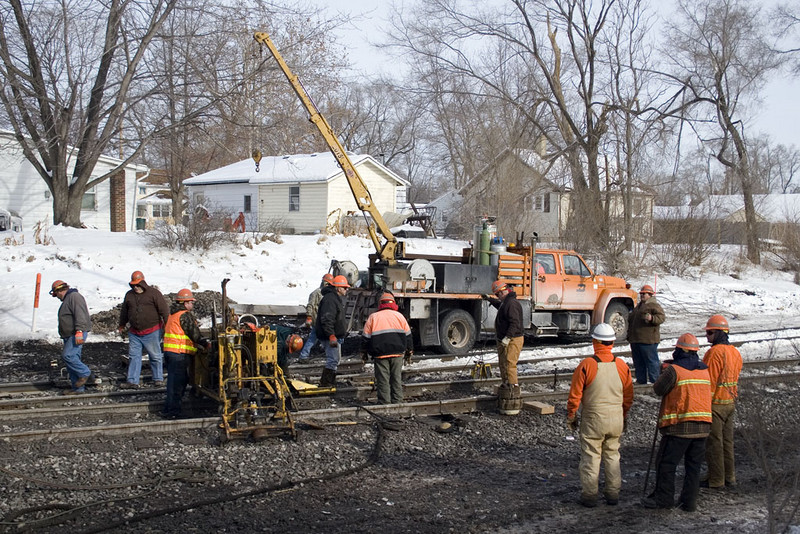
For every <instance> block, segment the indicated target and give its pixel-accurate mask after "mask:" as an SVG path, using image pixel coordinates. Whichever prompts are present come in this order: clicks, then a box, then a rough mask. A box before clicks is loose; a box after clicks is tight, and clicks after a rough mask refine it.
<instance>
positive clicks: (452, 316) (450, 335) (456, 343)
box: [439, 310, 478, 354]
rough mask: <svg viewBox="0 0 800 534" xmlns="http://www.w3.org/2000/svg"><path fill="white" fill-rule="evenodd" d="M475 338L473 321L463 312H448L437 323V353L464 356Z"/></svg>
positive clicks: (475, 331) (476, 332)
mask: <svg viewBox="0 0 800 534" xmlns="http://www.w3.org/2000/svg"><path fill="white" fill-rule="evenodd" d="M477 337H478V330H477V329H476V328H475V319H473V318H472V315H470V314H469V313H467V312H466V311H464V310H450V311H448V312H446V313H445V314H444V316H443V317H442V319H441V321H439V340H440V341H441V345H439V352H441V353H442V354H466V353H467V352H469V350H470V349H471V348H472V346H473V345H474V344H475V340H476V339H477Z"/></svg>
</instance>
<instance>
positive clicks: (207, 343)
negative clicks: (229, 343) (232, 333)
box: [200, 337, 211, 350]
mask: <svg viewBox="0 0 800 534" xmlns="http://www.w3.org/2000/svg"><path fill="white" fill-rule="evenodd" d="M200 346H201V347H203V348H205V349H206V350H211V340H210V339H208V338H206V337H203V338H200Z"/></svg>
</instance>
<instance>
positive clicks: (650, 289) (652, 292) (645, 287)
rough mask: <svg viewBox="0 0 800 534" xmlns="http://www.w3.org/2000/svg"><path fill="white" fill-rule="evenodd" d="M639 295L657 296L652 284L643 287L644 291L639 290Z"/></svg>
mask: <svg viewBox="0 0 800 534" xmlns="http://www.w3.org/2000/svg"><path fill="white" fill-rule="evenodd" d="M639 293H649V294H650V295H655V294H656V292H655V291H654V290H653V286H651V285H650V284H645V285H643V286H642V289H640V290H639Z"/></svg>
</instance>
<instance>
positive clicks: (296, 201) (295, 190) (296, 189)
mask: <svg viewBox="0 0 800 534" xmlns="http://www.w3.org/2000/svg"><path fill="white" fill-rule="evenodd" d="M289 211H300V186H299V185H295V186H292V187H290V188H289Z"/></svg>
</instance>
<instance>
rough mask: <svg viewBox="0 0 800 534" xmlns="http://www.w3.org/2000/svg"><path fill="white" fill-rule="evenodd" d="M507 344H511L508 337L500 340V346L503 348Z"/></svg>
mask: <svg viewBox="0 0 800 534" xmlns="http://www.w3.org/2000/svg"><path fill="white" fill-rule="evenodd" d="M509 343H511V338H510V337H508V336H506V337H504V338H503V339H501V340H500V344H501V345H503V346H504V347H507V346H508V344H509Z"/></svg>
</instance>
